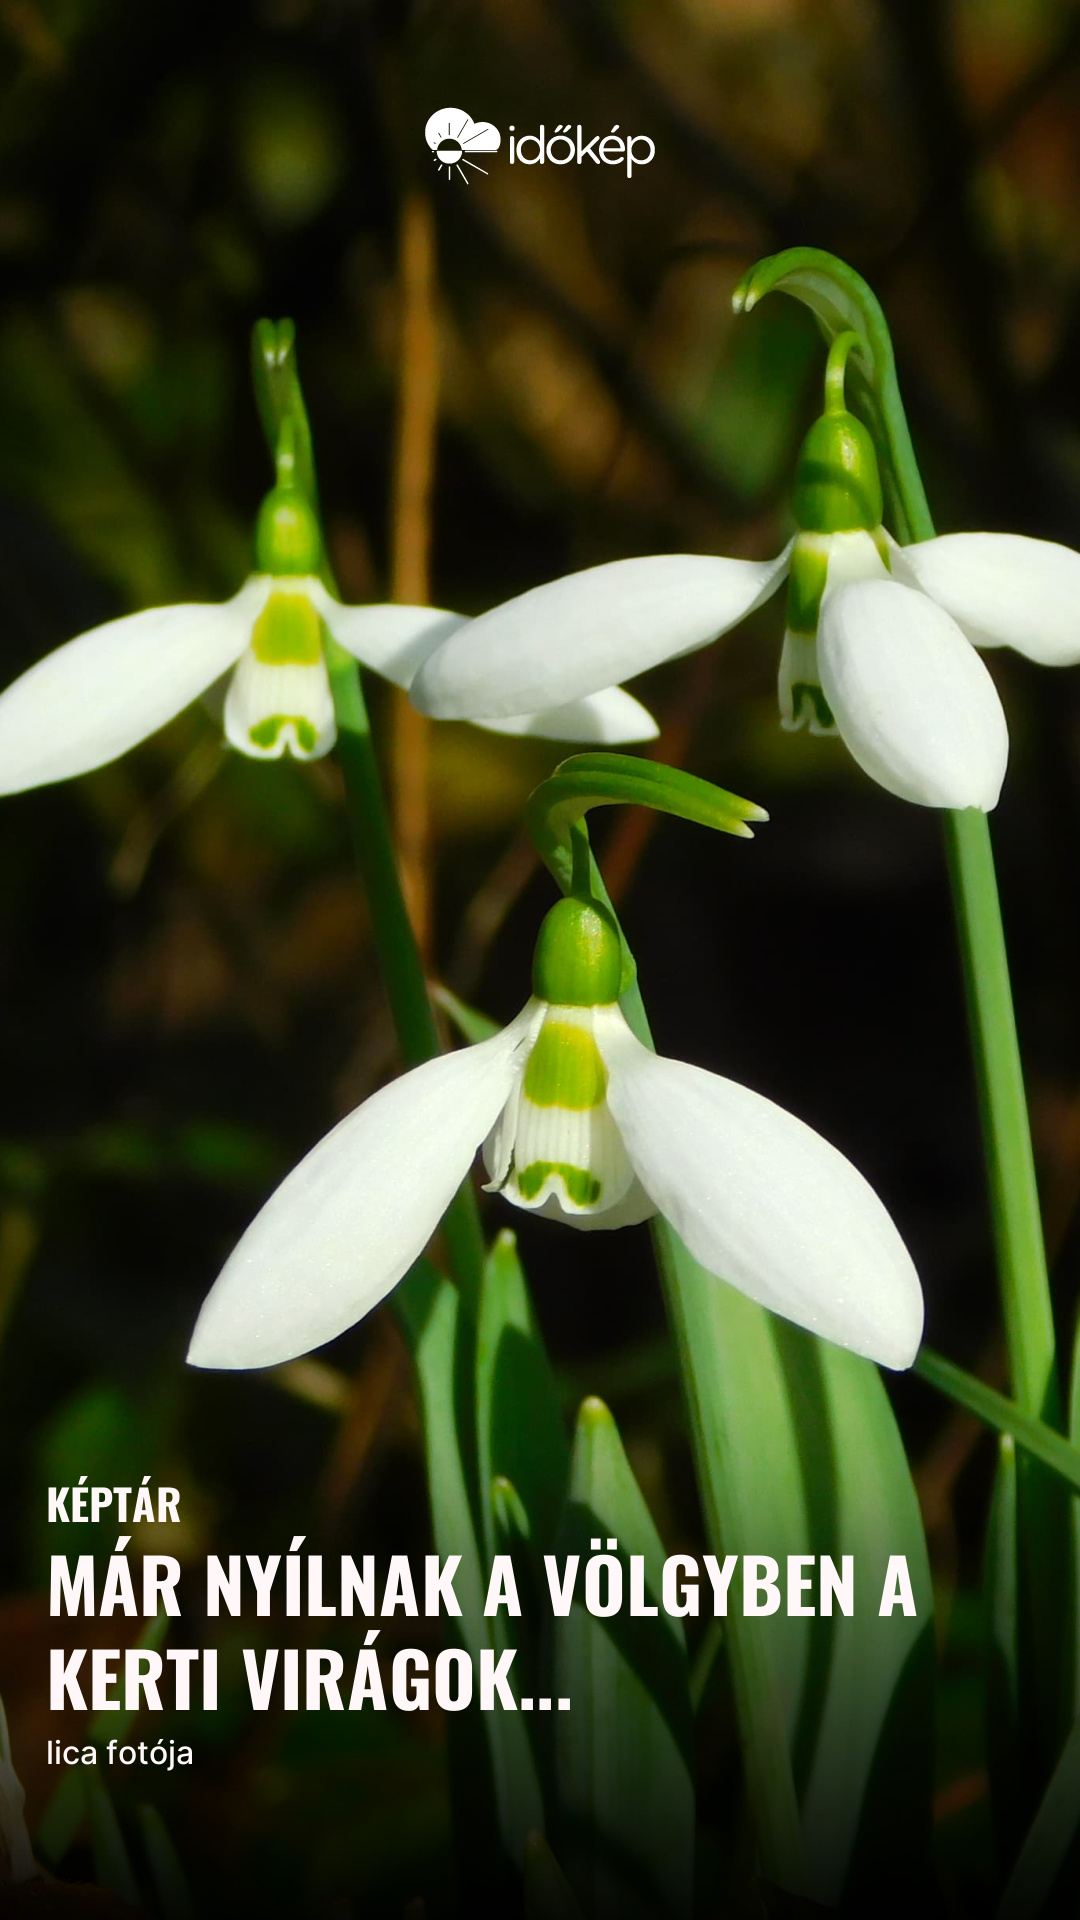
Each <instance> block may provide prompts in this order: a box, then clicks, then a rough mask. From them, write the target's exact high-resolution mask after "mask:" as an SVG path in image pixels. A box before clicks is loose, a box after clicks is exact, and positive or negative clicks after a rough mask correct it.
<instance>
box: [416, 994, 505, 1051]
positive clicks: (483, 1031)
mask: <svg viewBox="0 0 1080 1920" xmlns="http://www.w3.org/2000/svg"><path fill="white" fill-rule="evenodd" d="M431 997H432V999H433V1000H434V1001H435V1003H436V1005H438V1006H440V1007H441V1008H442V1010H443V1012H444V1013H445V1015H446V1017H447V1019H448V1020H450V1021H451V1022H452V1023H453V1025H454V1026H455V1027H456V1028H457V1030H458V1032H459V1033H460V1035H461V1037H462V1039H463V1040H467V1041H468V1042H469V1045H470V1046H471V1047H475V1046H476V1045H478V1043H479V1042H480V1041H481V1040H491V1039H492V1038H493V1037H494V1035H495V1034H497V1033H498V1031H499V1022H498V1021H497V1020H492V1019H491V1018H490V1017H489V1015H488V1014H486V1013H481V1012H480V1011H479V1010H478V1008H476V1007H470V1006H469V1005H468V1004H467V1003H466V1002H465V1001H464V1000H459V999H458V997H457V994H456V993H451V991H450V989H449V987H442V986H433V987H432V989H431Z"/></svg>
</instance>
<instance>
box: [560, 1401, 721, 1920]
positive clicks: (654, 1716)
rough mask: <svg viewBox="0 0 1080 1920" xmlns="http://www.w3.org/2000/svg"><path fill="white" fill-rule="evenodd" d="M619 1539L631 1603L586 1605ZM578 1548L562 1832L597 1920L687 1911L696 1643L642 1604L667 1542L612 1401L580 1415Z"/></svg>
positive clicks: (564, 1621) (565, 1689)
mask: <svg viewBox="0 0 1080 1920" xmlns="http://www.w3.org/2000/svg"><path fill="white" fill-rule="evenodd" d="M596 1539H600V1540H601V1541H603V1542H604V1543H605V1545H606V1542H607V1541H608V1540H610V1539H614V1540H616V1541H617V1542H618V1546H617V1549H613V1553H615V1554H617V1558H618V1560H619V1562H620V1565H621V1568H622V1579H623V1604H622V1606H621V1608H620V1609H619V1611H618V1612H616V1613H613V1614H612V1615H610V1616H609V1617H607V1618H598V1617H596V1616H594V1615H593V1614H590V1613H589V1612H588V1611H587V1610H586V1607H585V1604H584V1581H585V1566H586V1563H587V1561H588V1560H589V1559H590V1558H591V1557H592V1552H593V1547H592V1543H593V1542H594V1541H595V1540H596ZM572 1554H577V1555H578V1556H579V1566H578V1575H577V1582H576V1586H575V1593H574V1600H573V1603H572V1605H571V1608H570V1612H569V1614H568V1615H567V1616H566V1617H565V1618H557V1619H556V1621H555V1692H556V1695H557V1696H561V1697H563V1698H569V1700H570V1708H569V1711H567V1712H560V1713H558V1715H557V1722H556V1729H555V1734H556V1754H557V1781H558V1792H559V1827H558V1834H557V1841H558V1845H559V1851H560V1857H561V1858H562V1859H563V1860H564V1862H565V1865H566V1869H567V1872H568V1874H569V1877H570V1880H571V1883H572V1885H573V1887H574V1889H575V1891H576V1893H577V1895H578V1898H579V1899H580V1901H581V1903H582V1906H583V1907H584V1909H585V1912H586V1913H587V1914H588V1915H589V1920H661V1917H662V1920H676V1917H678V1920H682V1917H683V1916H687V1915H689V1913H690V1911H691V1906H692V1893H693V1851H694V1787H693V1779H692V1772H691V1757H690V1756H691V1745H692V1725H691V1720H692V1717H691V1710H690V1691H689V1673H688V1667H687V1658H686V1644H685V1640H684V1637H683V1633H682V1627H681V1624H680V1622H679V1621H678V1620H673V1619H671V1618H669V1617H668V1616H667V1615H666V1614H665V1613H664V1612H663V1611H662V1609H660V1610H659V1611H658V1612H657V1614H656V1615H655V1617H635V1616H634V1615H633V1614H632V1613H631V1612H630V1608H629V1596H630V1586H629V1582H630V1562H631V1558H632V1557H633V1556H636V1555H640V1556H642V1559H643V1562H644V1567H643V1573H644V1592H645V1599H646V1603H647V1604H649V1605H652V1606H655V1607H657V1608H658V1609H659V1608H660V1597H661V1591H662V1576H663V1562H664V1549H663V1547H662V1545H661V1543H660V1539H659V1537H658V1535H657V1532H656V1529H655V1527H654V1526H653V1523H652V1519H651V1517H650V1515H649V1511H648V1508H647V1507H646V1505H645V1502H644V1500H643V1499H642V1496H641V1493H640V1491H639V1489H638V1486H637V1482H636V1481H635V1479H634V1476H633V1473H632V1472H631V1470H630V1466H629V1464H628V1462H627V1459H626V1455H625V1453H624V1452H623V1447H622V1442H621V1441H620V1439H619V1435H618V1431H617V1429H616V1426H615V1422H614V1420H613V1419H612V1417H611V1415H610V1413H609V1412H608V1410H607V1408H606V1407H605V1406H604V1404H603V1402H602V1401H600V1400H595V1399H590V1400H586V1401H585V1402H584V1404H583V1406H582V1408H581V1412H580V1415H579V1418H578V1426H577V1434H576V1437H575V1441H574V1451H573V1460H572V1465H571V1473H570V1495H569V1501H568V1504H567V1508H566V1511H565V1514H564V1517H563V1523H562V1526H561V1527H560V1529H559V1543H558V1550H557V1559H558V1561H559V1564H560V1568H562V1567H564V1566H565V1562H566V1557H567V1556H568V1555H572Z"/></svg>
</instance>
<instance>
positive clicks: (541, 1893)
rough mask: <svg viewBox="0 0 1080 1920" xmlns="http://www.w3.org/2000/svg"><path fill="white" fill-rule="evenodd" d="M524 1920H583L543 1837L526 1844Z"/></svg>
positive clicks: (534, 1837) (534, 1836)
mask: <svg viewBox="0 0 1080 1920" xmlns="http://www.w3.org/2000/svg"><path fill="white" fill-rule="evenodd" d="M525 1920H582V1912H581V1908H580V1907H579V1906H578V1903H577V1901H576V1900H575V1899H574V1894H573V1889H572V1888H571V1886H570V1882H569V1881H568V1880H567V1878H566V1875H565V1873H564V1872H563V1870H562V1868H561V1867H560V1865H559V1863H558V1861H557V1860H556V1858H555V1855H554V1854H553V1853H552V1851H551V1848H550V1847H549V1846H548V1843H547V1841H546V1840H545V1838H544V1836H543V1834H542V1833H530V1835H529V1837H528V1839H527V1840H526V1842H525Z"/></svg>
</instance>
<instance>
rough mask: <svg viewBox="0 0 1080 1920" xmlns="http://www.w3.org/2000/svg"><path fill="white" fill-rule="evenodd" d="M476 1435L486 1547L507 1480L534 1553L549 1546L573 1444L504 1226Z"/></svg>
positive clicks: (482, 1322) (487, 1296) (481, 1351)
mask: <svg viewBox="0 0 1080 1920" xmlns="http://www.w3.org/2000/svg"><path fill="white" fill-rule="evenodd" d="M476 1443H477V1458H478V1469H479V1480H480V1487H481V1509H482V1513H483V1525H484V1548H485V1551H486V1553H487V1555H488V1557H489V1558H490V1556H491V1554H492V1553H493V1552H494V1551H495V1535H494V1516H493V1512H492V1486H493V1483H494V1481H495V1479H496V1478H497V1477H500V1476H501V1477H502V1478H504V1479H506V1480H509V1481H510V1482H511V1484H512V1486H513V1488H514V1491H515V1493H516V1494H517V1496H518V1499H519V1500H520V1501H521V1504H522V1506H523V1507H524V1509H525V1513H526V1515H527V1516H528V1523H529V1526H528V1532H529V1538H530V1540H531V1541H532V1543H533V1550H534V1552H535V1553H538V1554H542V1553H544V1552H547V1551H549V1550H550V1547H551V1544H552V1541H553V1539H554V1535H555V1527H556V1524H557V1521H558V1518H559V1514H560V1513H561V1511H562V1506H563V1501H564V1499H565V1496H566V1480H567V1475H568V1473H569V1470H570V1449H569V1446H568V1445H567V1440H566V1434H565V1432H564V1429H563V1419H562V1412H561V1410H560V1406H559V1395H558V1389H557V1387H556V1385H555V1379H554V1376H553V1374H552V1371H551V1367H550V1365H549V1364H548V1358H547V1354H546V1353H545V1351H544V1346H543V1342H542V1340H541V1339H540V1335H539V1333H538V1332H537V1329H536V1322H535V1319H534V1316H533V1310H532V1302H531V1301H530V1299H529V1290H528V1286H527V1283H526V1280H525V1274H524V1272H523V1270H522V1266H521V1261H520V1259H519V1258H518V1251H517V1241H516V1239H515V1237H514V1235H513V1234H512V1233H511V1232H510V1231H509V1230H508V1229H507V1230H504V1231H503V1232H502V1233H500V1234H499V1236H498V1238H497V1239H496V1241H495V1243H494V1245H493V1247H492V1249H491V1252H490V1253H489V1254H488V1257H487V1260H486V1262H485V1265H484V1278H483V1285H482V1289H481V1294H480V1308H479V1314H478V1320H477V1344H476Z"/></svg>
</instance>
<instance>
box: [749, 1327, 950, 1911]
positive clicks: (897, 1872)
mask: <svg viewBox="0 0 1080 1920" xmlns="http://www.w3.org/2000/svg"><path fill="white" fill-rule="evenodd" d="M777 1334H778V1337H779V1339H780V1341H781V1345H782V1346H786V1347H787V1348H788V1349H789V1351H790V1350H791V1349H792V1348H794V1349H795V1350H796V1351H797V1353H799V1354H800V1355H801V1356H802V1367H801V1378H802V1381H803V1383H804V1385H805V1386H806V1387H807V1388H808V1389H809V1392H808V1393H807V1395H806V1398H804V1397H803V1395H802V1394H800V1391H799V1389H798V1385H797V1383H796V1376H795V1375H794V1372H792V1375H791V1377H792V1378H793V1385H794V1395H793V1397H794V1402H795V1411H796V1419H797V1421H798V1426H799V1432H800V1436H801V1440H802V1457H803V1462H804V1466H805V1470H806V1474H807V1480H808V1486H809V1503H810V1510H811V1513H812V1515H813V1534H814V1545H815V1549H816V1551H817V1552H818V1553H821V1552H827V1553H829V1554H830V1555H831V1556H832V1558H833V1560H834V1562H835V1563H836V1564H837V1565H839V1564H840V1557H841V1556H842V1555H844V1554H850V1555H851V1556H852V1560H853V1562H854V1575H855V1583H856V1584H855V1599H854V1607H853V1611H852V1613H851V1615H850V1617H849V1616H846V1615H843V1614H841V1613H840V1612H839V1610H837V1611H836V1612H834V1614H833V1615H832V1617H831V1619H830V1618H823V1619H819V1620H817V1621H815V1622H814V1623H813V1630H814V1639H815V1642H816V1643H819V1644H820V1643H821V1642H822V1641H824V1642H825V1643H826V1645H827V1649H828V1663H829V1664H828V1677H827V1682H826V1687H825V1693H824V1699H823V1701H822V1703H821V1708H820V1716H819V1721H818V1725H819V1731H818V1736H817V1741H816V1745H815V1748H814V1755H813V1761H812V1764H811V1767H810V1773H809V1778H808V1781H807V1786H806V1790H805V1793H804V1795H803V1803H802V1815H803V1835H804V1844H805V1850H806V1870H807V1884H806V1891H807V1893H808V1894H809V1895H810V1896H811V1898H813V1899H815V1900H818V1901H820V1902H821V1903H822V1904H823V1905H825V1906H828V1905H832V1904H835V1903H837V1902H838V1901H839V1899H840V1897H841V1895H842V1894H843V1895H844V1903H845V1906H847V1907H849V1908H850V1909H851V1910H852V1911H855V1912H860V1911H864V1910H868V1909H870V1908H872V1906H873V1904H874V1895H875V1890H880V1888H881V1886H882V1885H883V1884H884V1883H885V1881H886V1879H888V1881H889V1884H890V1885H891V1887H892V1888H893V1890H894V1897H895V1893H896V1891H897V1890H899V1889H902V1888H906V1889H908V1890H909V1891H908V1896H907V1897H908V1898H910V1899H911V1900H912V1902H913V1904H919V1901H920V1896H921V1898H922V1899H923V1900H926V1899H928V1898H931V1897H932V1896H931V1889H932V1884H933V1867H932V1863H931V1833H930V1802H931V1795H932V1790H933V1756H934V1697H933V1672H934V1627H933V1619H934V1597H933V1589H932V1586H931V1581H930V1563H929V1560H928V1557H927V1552H926V1539H925V1536H924V1533H923V1526H922V1518H921V1515H920V1512H919V1503H918V1499H917V1497H916V1493H915V1488H914V1486H913V1484H912V1479H911V1472H910V1469H909V1467H908V1462H907V1455H906V1453H905V1451H904V1446H903V1442H902V1440H901V1438H900V1433H899V1430H898V1428H897V1425H896V1420H895V1417H894V1415H893V1411H892V1407H891V1405H890V1403H889V1397H888V1394H887V1393H886V1391H885V1387H884V1384H883V1382H882V1379H881V1376H880V1374H879V1372H878V1370H877V1368H876V1367H875V1366H874V1365H873V1364H872V1363H871V1362H870V1361H869V1360H862V1359H859V1358H858V1356H857V1355H855V1354H853V1353H847V1352H845V1351H844V1350H843V1349H842V1348H841V1347H835V1346H833V1345H831V1344H830V1343H829V1342H828V1341H824V1340H815V1339H814V1338H813V1336H811V1335H808V1334H805V1333H802V1332H801V1331H800V1330H799V1329H797V1328H795V1327H788V1326H780V1327H778V1328H777ZM808 1400H810V1401H812V1404H807V1401H808ZM815 1416H816V1417H815ZM815 1428H817V1431H815ZM894 1555H903V1556H904V1558H905V1560H906V1562H907V1570H908V1574H909V1577H910V1580H911V1587H912V1595H913V1598H914V1601H915V1607H916V1612H915V1614H914V1615H913V1616H908V1615H906V1614H905V1613H904V1612H903V1611H902V1610H900V1609H894V1610H893V1612H892V1613H891V1614H888V1615H886V1616H884V1617H882V1616H881V1615H880V1613H879V1606H880V1603H881V1598H882V1594H883V1590H884V1585H885V1579H886V1574H887V1570H888V1566H889V1561H890V1559H891V1558H892V1557H893V1556H894Z"/></svg>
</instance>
